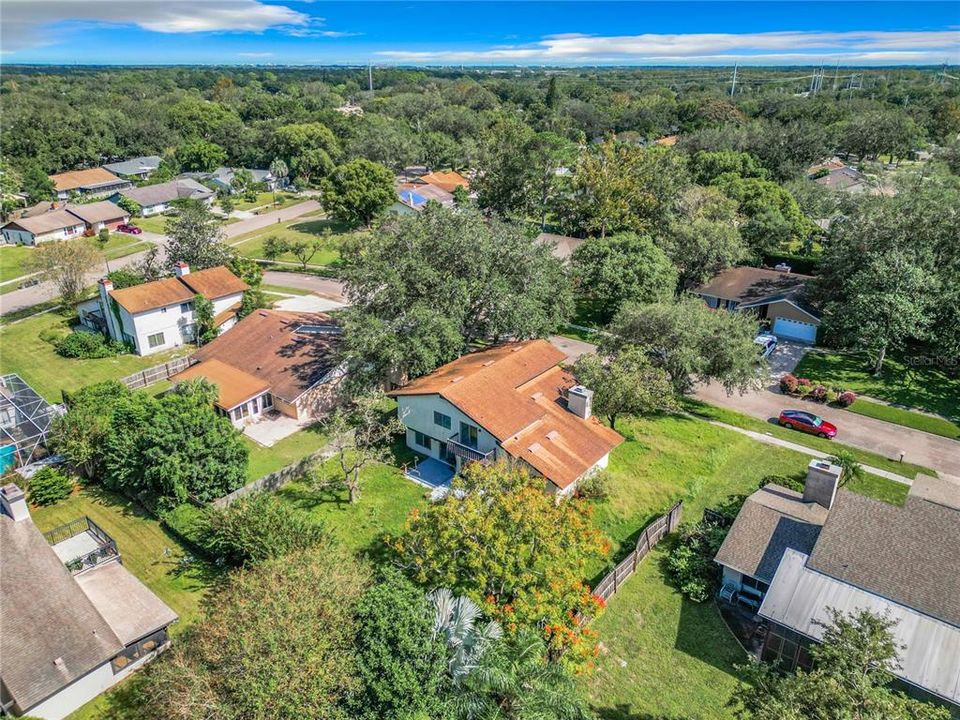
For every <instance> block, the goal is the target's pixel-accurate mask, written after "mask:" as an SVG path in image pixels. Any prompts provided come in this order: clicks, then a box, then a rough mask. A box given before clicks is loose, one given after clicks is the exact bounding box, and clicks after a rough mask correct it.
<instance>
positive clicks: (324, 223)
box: [231, 218, 354, 266]
mask: <svg viewBox="0 0 960 720" xmlns="http://www.w3.org/2000/svg"><path fill="white" fill-rule="evenodd" d="M326 231H329V232H330V234H329V235H327V236H325V235H324V233H325V232H326ZM352 234H354V233H353V231H351V230H349V229H348V228H346V227H345V226H343V225H342V224H340V223H337V222H335V221H333V220H327V219H312V220H309V219H308V220H304V219H303V218H298V219H296V220H291V221H289V222H285V223H280V224H278V225H271V226H270V227H268V228H264V229H261V230H257V231H255V232H253V233H250V234H249V235H247V236H241V237H240V238H236V239H234V240H232V241H231V245H234V246H235V247H236V248H237V250H239V251H240V254H241V255H244V256H246V257H249V258H255V259H258V260H262V259H264V254H263V243H264V242H265V241H266V239H267V238H268V237H279V238H282V239H283V240H287V241H289V242H298V241H306V242H313V241H314V240H316V239H318V238H324V242H323V246H322V247H321V248H320V249H319V250H318V251H317V253H316V254H315V255H314V256H313V257H312V258H310V260H309V262H308V265H324V266H330V265H336V264H337V263H338V262H339V260H340V245H341V244H342V243H343V241H344V240H345V239H346V238H347V237H349V236H350V235H352ZM276 259H277V260H280V261H283V262H290V263H299V262H300V261H299V260H297V258H296V257H295V256H294V255H293V254H292V253H284V254H283V255H281V256H280V257H278V258H276Z"/></svg>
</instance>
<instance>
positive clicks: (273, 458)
mask: <svg viewBox="0 0 960 720" xmlns="http://www.w3.org/2000/svg"><path fill="white" fill-rule="evenodd" d="M243 442H244V443H245V444H246V445H247V447H249V448H250V461H249V463H248V464H247V479H248V480H256V479H258V478H262V477H263V476H264V475H269V474H270V473H272V472H275V471H277V470H279V469H280V468H282V467H286V466H287V465H292V464H293V463H295V462H297V461H298V460H299V459H300V458H302V457H306V456H307V455H309V454H310V453H312V452H316V451H317V450H319V449H320V448H322V447H323V446H324V445H325V444H326V442H327V438H326V436H325V435H324V434H323V432H322V431H321V429H320V425H311V426H310V427H307V428H304V429H303V430H299V431H297V432H295V433H294V434H293V435H290V436H289V437H285V438H284V439H283V440H281V441H280V442H278V443H277V444H276V445H274V446H273V447H263V446H262V445H258V444H257V443H255V442H253V440H251V439H250V438H248V437H247V436H246V435H244V436H243Z"/></svg>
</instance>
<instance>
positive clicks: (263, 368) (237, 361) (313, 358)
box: [191, 310, 340, 402]
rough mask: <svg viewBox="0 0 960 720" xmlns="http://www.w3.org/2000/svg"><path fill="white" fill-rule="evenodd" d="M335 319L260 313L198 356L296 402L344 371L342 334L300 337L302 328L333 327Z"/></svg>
mask: <svg viewBox="0 0 960 720" xmlns="http://www.w3.org/2000/svg"><path fill="white" fill-rule="evenodd" d="M333 324H334V321H333V319H332V318H331V317H330V316H329V315H324V314H322V313H293V312H280V311H278V310H257V311H255V312H253V313H251V314H250V315H248V316H247V317H245V318H244V319H243V320H241V321H240V322H238V323H237V324H236V325H235V326H234V327H233V328H231V329H230V331H229V332H227V333H224V334H223V335H220V336H219V337H218V338H216V339H215V340H213V341H211V342H209V343H207V344H206V345H204V346H203V347H202V348H200V349H199V350H198V351H197V352H196V353H194V354H193V356H192V357H193V359H194V360H198V361H199V362H200V365H194V366H193V367H192V368H191V370H194V368H196V370H194V372H196V373H199V374H203V372H204V367H203V366H204V365H205V364H206V363H207V362H209V361H210V360H217V361H219V362H221V363H223V364H225V365H229V366H230V367H232V368H235V369H237V370H240V371H243V372H244V373H245V374H248V375H251V376H253V377H255V378H258V379H260V380H262V381H264V382H265V383H267V385H268V386H269V388H270V392H271V394H273V395H275V396H277V397H279V398H280V399H281V400H284V401H286V402H293V401H295V400H296V399H297V398H298V397H300V396H301V395H302V394H303V393H304V392H306V391H307V390H309V389H310V388H311V387H313V386H314V385H316V384H317V383H318V382H320V381H321V380H323V379H324V378H325V377H326V376H327V375H328V374H329V373H330V372H331V371H332V370H333V369H334V368H336V367H337V366H338V365H339V361H338V359H337V357H336V347H337V344H338V343H339V341H340V335H339V333H330V334H314V333H305V332H298V328H299V327H300V326H302V325H333Z"/></svg>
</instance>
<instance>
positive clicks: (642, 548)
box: [593, 500, 683, 601]
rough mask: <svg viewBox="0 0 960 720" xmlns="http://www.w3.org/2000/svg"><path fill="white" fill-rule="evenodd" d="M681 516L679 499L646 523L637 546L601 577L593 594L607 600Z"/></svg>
mask: <svg viewBox="0 0 960 720" xmlns="http://www.w3.org/2000/svg"><path fill="white" fill-rule="evenodd" d="M682 518H683V501H682V500H679V501H678V502H677V504H676V505H674V506H673V507H672V508H670V510H669V511H667V512H666V513H665V514H663V515H661V516H660V517H658V518H657V519H656V520H654V521H653V522H652V523H650V524H649V525H647V526H646V527H645V528H644V529H643V530H642V531H641V533H640V537H639V538H637V546H636V547H635V548H634V549H633V552H631V553H630V554H629V555H628V556H627V557H625V558H624V559H623V560H621V561H620V563H619V564H618V565H617V566H616V567H615V568H614V569H613V570H611V571H610V572H609V573H607V576H606V577H604V578H603V580H601V581H600V582H599V583H598V584H597V587H596V588H595V589H594V591H593V594H594V595H598V596H599V597H602V598H603V599H604V600H605V601H606V600H609V599H610V598H611V597H612V596H613V595H614V594H615V593H616V592H617V590H619V589H620V586H621V585H623V583H624V582H625V581H626V580H627V578H629V577H630V576H631V575H633V574H634V573H635V572H636V571H637V566H638V565H639V564H640V561H641V560H643V559H644V558H645V557H646V556H647V553H649V552H650V551H651V550H652V549H653V548H655V547H656V545H657V543H658V542H660V540H661V539H662V538H663V536H664V535H666V534H667V533H671V532H673V531H674V530H676V529H677V526H679V525H680V520H681V519H682Z"/></svg>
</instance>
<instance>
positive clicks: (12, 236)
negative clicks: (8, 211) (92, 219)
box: [3, 221, 86, 245]
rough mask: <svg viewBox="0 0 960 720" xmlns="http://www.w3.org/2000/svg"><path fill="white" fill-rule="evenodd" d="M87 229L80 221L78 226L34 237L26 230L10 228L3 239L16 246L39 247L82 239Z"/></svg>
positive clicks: (6, 230) (4, 232) (4, 233)
mask: <svg viewBox="0 0 960 720" xmlns="http://www.w3.org/2000/svg"><path fill="white" fill-rule="evenodd" d="M85 229H86V225H85V224H84V223H83V222H80V221H78V224H76V225H71V226H70V227H67V228H61V229H59V230H54V231H52V232H48V233H43V234H42V235H34V234H33V233H30V232H27V231H26V230H16V229H14V228H9V229H5V230H4V231H3V239H4V240H5V241H6V242H8V243H13V244H16V245H39V244H40V243H42V242H50V241H53V240H67V239H69V238H75V237H80V236H81V235H83V231H84V230H85Z"/></svg>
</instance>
